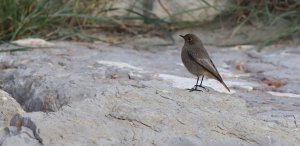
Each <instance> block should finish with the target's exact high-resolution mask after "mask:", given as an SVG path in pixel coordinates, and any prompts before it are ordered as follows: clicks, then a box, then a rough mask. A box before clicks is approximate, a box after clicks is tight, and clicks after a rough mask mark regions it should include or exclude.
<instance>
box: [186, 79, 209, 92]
mask: <svg viewBox="0 0 300 146" xmlns="http://www.w3.org/2000/svg"><path fill="white" fill-rule="evenodd" d="M202 80H203V77H202ZM198 81H199V76H197V82H196V85H195V86H194V87H193V88H191V89H187V90H189V91H190V92H192V91H201V92H203V91H202V90H199V89H197V87H198V86H199V85H198ZM201 83H202V81H201ZM202 88H203V87H202ZM204 89H205V88H204Z"/></svg>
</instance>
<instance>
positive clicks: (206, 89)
mask: <svg viewBox="0 0 300 146" xmlns="http://www.w3.org/2000/svg"><path fill="white" fill-rule="evenodd" d="M197 87H200V88H202V89H204V90H205V91H207V92H209V89H208V88H205V87H204V86H202V85H195V86H194V88H196V89H197Z"/></svg>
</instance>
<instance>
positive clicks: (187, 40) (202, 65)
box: [180, 34, 230, 92]
mask: <svg viewBox="0 0 300 146" xmlns="http://www.w3.org/2000/svg"><path fill="white" fill-rule="evenodd" d="M180 36H181V37H182V38H183V39H184V46H183V47H182V51H181V59H182V62H183V64H184V66H185V67H186V68H187V70H188V71H189V72H190V73H192V74H193V75H196V76H197V82H196V85H195V86H194V88H191V89H188V90H190V91H202V90H198V89H197V87H201V88H203V89H206V88H204V87H203V86H202V81H203V77H204V75H205V76H207V77H209V78H213V79H216V80H218V81H219V82H220V83H221V84H222V85H223V86H224V87H225V88H226V89H227V90H228V91H229V92H230V90H229V88H228V87H227V86H226V84H225V83H224V81H223V79H222V77H221V76H220V74H219V72H218V70H217V68H216V67H215V65H214V63H213V62H212V60H211V59H210V57H209V55H208V53H207V51H206V49H205V48H204V46H203V44H202V42H201V40H200V39H199V38H198V37H197V36H196V35H194V34H186V35H184V36H183V35H180ZM200 76H202V79H201V83H200V85H198V81H199V77H200Z"/></svg>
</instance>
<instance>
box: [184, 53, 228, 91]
mask: <svg viewBox="0 0 300 146" xmlns="http://www.w3.org/2000/svg"><path fill="white" fill-rule="evenodd" d="M188 55H189V57H190V59H191V60H193V61H194V62H196V63H197V64H198V65H200V66H201V67H203V68H204V69H205V70H207V71H208V72H209V73H210V74H211V75H212V76H214V77H215V78H216V79H217V80H218V81H219V82H220V83H222V85H223V86H224V87H225V88H226V89H227V90H228V91H229V92H230V90H229V88H228V87H227V85H226V84H225V83H224V81H223V79H222V77H221V75H220V74H219V72H218V70H217V68H216V67H215V65H214V63H213V62H212V60H211V59H210V58H208V56H207V57H206V58H199V57H197V56H199V55H198V54H197V52H195V51H188Z"/></svg>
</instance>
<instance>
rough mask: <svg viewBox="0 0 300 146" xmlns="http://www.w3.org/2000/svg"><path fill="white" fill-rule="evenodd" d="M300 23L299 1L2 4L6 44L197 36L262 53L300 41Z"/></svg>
mask: <svg viewBox="0 0 300 146" xmlns="http://www.w3.org/2000/svg"><path fill="white" fill-rule="evenodd" d="M299 24H300V1H299V0H185V1H179V0H178V1H175V0H51V1H49V0H26V1H24V0H1V1H0V40H1V43H5V42H9V41H12V40H17V39H23V38H42V39H45V40H73V41H89V42H102V43H108V44H111V45H114V44H119V43H125V44H126V43H127V42H128V41H130V39H132V38H133V37H135V38H141V37H157V38H159V39H163V40H164V41H162V42H160V41H156V42H157V43H161V44H174V43H175V42H176V39H178V36H177V35H178V34H180V33H185V32H191V31H193V32H194V33H196V34H197V35H199V36H200V37H201V39H202V40H203V41H204V43H205V44H209V45H215V46H233V45H242V44H255V45H259V46H260V48H262V47H264V46H266V45H269V44H271V43H280V42H281V40H295V38H299V36H300V35H299V32H300V25H299ZM165 41H167V43H166V42H165ZM296 42H297V41H296Z"/></svg>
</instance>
